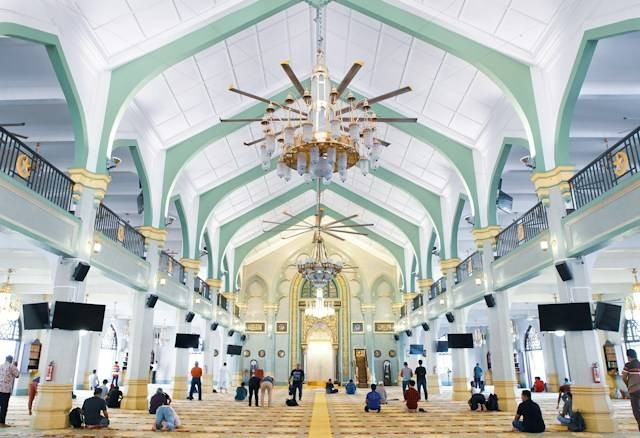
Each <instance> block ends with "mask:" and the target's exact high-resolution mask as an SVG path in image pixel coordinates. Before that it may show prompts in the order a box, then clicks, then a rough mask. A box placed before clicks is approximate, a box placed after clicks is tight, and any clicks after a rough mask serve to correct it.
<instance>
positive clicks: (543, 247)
mask: <svg viewBox="0 0 640 438" xmlns="http://www.w3.org/2000/svg"><path fill="white" fill-rule="evenodd" d="M540 249H541V250H543V251H546V250H548V249H549V242H548V241H546V240H541V241H540Z"/></svg>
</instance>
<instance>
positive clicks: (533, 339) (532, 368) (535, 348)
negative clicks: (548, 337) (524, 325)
mask: <svg viewBox="0 0 640 438" xmlns="http://www.w3.org/2000/svg"><path fill="white" fill-rule="evenodd" d="M524 352H525V360H526V362H527V376H528V378H529V382H528V385H529V387H531V386H533V379H534V378H535V377H540V378H541V379H542V380H543V381H546V380H547V376H546V373H545V371H544V353H543V352H542V343H541V342H540V334H539V333H538V331H537V330H536V329H535V328H534V327H533V326H531V325H530V326H529V328H528V329H527V332H526V333H525V335H524Z"/></svg>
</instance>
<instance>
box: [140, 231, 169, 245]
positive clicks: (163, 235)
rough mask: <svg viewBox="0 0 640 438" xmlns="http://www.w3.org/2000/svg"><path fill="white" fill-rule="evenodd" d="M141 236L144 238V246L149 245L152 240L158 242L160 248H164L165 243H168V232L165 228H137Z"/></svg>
mask: <svg viewBox="0 0 640 438" xmlns="http://www.w3.org/2000/svg"><path fill="white" fill-rule="evenodd" d="M136 230H138V232H139V233H140V234H142V235H143V236H144V244H145V245H146V246H148V245H149V243H150V242H149V241H150V240H154V241H156V242H158V248H163V247H164V243H165V242H166V241H167V233H168V232H167V230H166V229H163V228H156V227H152V226H149V225H144V226H142V227H138V228H136Z"/></svg>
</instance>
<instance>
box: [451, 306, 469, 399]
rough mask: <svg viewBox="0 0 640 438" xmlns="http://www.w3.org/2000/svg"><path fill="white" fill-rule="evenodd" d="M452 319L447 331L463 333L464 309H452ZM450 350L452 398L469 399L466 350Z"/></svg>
mask: <svg viewBox="0 0 640 438" xmlns="http://www.w3.org/2000/svg"><path fill="white" fill-rule="evenodd" d="M452 313H453V317H454V321H453V322H452V323H450V325H449V333H465V332H466V325H467V311H466V309H454V310H452ZM449 351H450V352H451V375H452V377H451V380H452V384H453V393H452V399H453V400H456V401H466V400H469V380H470V379H469V366H468V365H469V364H468V360H467V351H466V350H465V349H464V348H455V349H451V350H449Z"/></svg>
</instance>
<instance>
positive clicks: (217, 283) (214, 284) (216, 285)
mask: <svg viewBox="0 0 640 438" xmlns="http://www.w3.org/2000/svg"><path fill="white" fill-rule="evenodd" d="M207 284H208V285H209V287H210V288H212V289H216V290H220V288H221V287H222V279H220V278H207Z"/></svg>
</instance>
